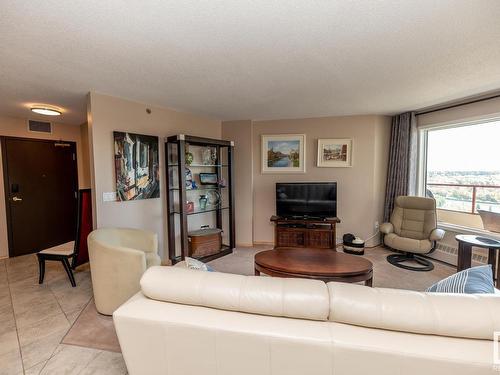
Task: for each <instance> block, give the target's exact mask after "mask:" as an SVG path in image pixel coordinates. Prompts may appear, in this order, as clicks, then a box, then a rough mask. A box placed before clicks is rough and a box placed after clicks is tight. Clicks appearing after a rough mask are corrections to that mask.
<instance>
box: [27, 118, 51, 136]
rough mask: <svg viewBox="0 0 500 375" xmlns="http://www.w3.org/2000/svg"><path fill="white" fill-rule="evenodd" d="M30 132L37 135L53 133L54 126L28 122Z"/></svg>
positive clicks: (47, 123)
mask: <svg viewBox="0 0 500 375" xmlns="http://www.w3.org/2000/svg"><path fill="white" fill-rule="evenodd" d="M28 130H29V131H30V132H37V133H52V124H51V123H50V122H45V121H35V120H28Z"/></svg>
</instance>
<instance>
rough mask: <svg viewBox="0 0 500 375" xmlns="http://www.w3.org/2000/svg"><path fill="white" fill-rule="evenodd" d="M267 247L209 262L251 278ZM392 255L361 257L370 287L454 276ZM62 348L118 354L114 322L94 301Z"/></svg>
mask: <svg viewBox="0 0 500 375" xmlns="http://www.w3.org/2000/svg"><path fill="white" fill-rule="evenodd" d="M266 249H269V246H267V247H265V246H260V247H253V248H238V249H235V251H234V253H233V254H230V255H227V256H225V257H223V258H219V259H216V260H214V261H212V262H210V265H211V266H212V267H213V268H214V269H215V270H216V271H219V272H226V273H236V274H241V275H253V274H254V263H253V259H254V255H255V254H256V253H258V252H259V251H263V250H266ZM390 253H391V252H390V251H388V250H386V249H384V248H381V247H376V248H373V249H367V250H366V251H365V255H364V257H365V258H367V259H369V260H370V261H371V262H372V263H373V286H376V287H385V288H397V289H409V290H419V291H423V290H425V289H426V288H428V287H429V286H431V285H432V284H434V283H435V282H436V281H439V280H441V279H444V278H445V277H447V276H449V275H451V274H453V273H455V272H456V271H455V268H454V267H450V266H448V265H445V264H442V263H438V262H434V266H435V268H434V270H432V271H430V272H414V271H409V270H404V269H401V268H397V267H394V266H393V265H391V264H389V263H388V262H387V260H386V259H385V258H386V256H387V255H388V254H390ZM62 342H63V343H64V344H71V345H78V346H85V347H88V348H94V349H100V350H110V351H113V352H120V345H119V343H118V338H117V336H116V332H115V328H114V326H113V319H112V318H111V317H110V316H104V315H101V314H99V313H98V312H97V310H96V308H95V304H94V300H91V301H90V303H89V304H88V305H87V307H86V308H85V309H84V310H83V311H82V313H81V314H80V316H79V317H78V319H77V320H76V321H75V323H74V324H73V326H72V327H71V329H70V330H69V331H68V333H67V334H66V336H65V337H64V339H63V341H62Z"/></svg>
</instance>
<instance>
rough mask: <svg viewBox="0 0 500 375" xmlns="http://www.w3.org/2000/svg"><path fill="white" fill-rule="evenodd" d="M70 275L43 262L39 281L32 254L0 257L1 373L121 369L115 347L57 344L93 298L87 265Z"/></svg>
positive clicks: (54, 264)
mask: <svg viewBox="0 0 500 375" xmlns="http://www.w3.org/2000/svg"><path fill="white" fill-rule="evenodd" d="M75 278H76V282H77V287H76V288H72V287H71V285H70V283H69V281H68V279H67V276H66V273H65V272H64V269H63V268H62V265H61V264H60V263H58V262H47V269H46V272H45V282H44V284H43V285H39V284H38V263H37V259H36V256H35V255H27V256H22V257H17V258H11V259H5V260H0V375H4V374H9V375H10V374H12V375H18V374H19V375H22V374H30V375H33V374H126V372H127V370H126V367H125V363H124V362H123V357H122V355H121V354H119V353H113V352H108V351H103V350H96V349H91V348H83V347H78V346H72V345H64V344H60V343H61V340H62V339H63V337H64V336H65V335H66V333H67V331H68V330H69V328H70V327H71V325H72V324H73V323H74V322H75V320H76V319H77V318H78V315H79V314H80V312H81V311H82V310H83V309H84V308H85V306H86V305H87V304H88V303H89V302H90V300H91V298H92V284H91V280H90V272H89V268H88V265H84V266H81V267H79V268H78V269H77V271H76V272H75Z"/></svg>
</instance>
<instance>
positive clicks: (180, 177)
mask: <svg viewBox="0 0 500 375" xmlns="http://www.w3.org/2000/svg"><path fill="white" fill-rule="evenodd" d="M189 145H192V146H199V147H213V148H215V149H216V153H217V160H216V161H215V163H214V164H212V165H202V164H194V165H191V166H187V165H186V158H185V155H186V149H187V148H188V147H189ZM171 148H172V149H173V150H175V155H176V158H177V162H176V163H174V162H173V161H172V159H173V158H172V157H171V156H172V155H171ZM224 148H226V149H227V161H224V163H223V162H222V160H221V150H222V149H224ZM165 165H166V166H167V167H168V168H175V167H177V170H175V169H173V171H172V173H177V181H178V184H179V187H178V188H172V187H171V186H173V184H172V182H173V181H170V179H171V177H173V176H171V174H170V170H167V172H166V179H167V224H168V228H167V233H168V253H169V258H170V260H171V261H172V263H177V262H179V261H181V260H183V259H184V258H185V257H187V256H189V243H188V217H189V216H191V215H196V214H203V213H208V212H213V213H215V215H216V227H217V228H220V229H223V228H222V226H223V213H224V212H227V214H228V215H229V233H228V236H229V238H228V239H229V244H227V245H222V247H221V250H220V251H219V252H218V253H216V254H213V255H209V256H205V257H201V258H198V259H199V260H201V261H203V262H208V261H210V260H214V259H217V258H220V257H222V256H224V255H228V254H231V253H232V252H233V249H234V247H235V216H234V143H233V142H232V141H225V140H221V139H211V138H202V137H196V136H190V135H184V134H179V135H174V136H170V137H167V139H166V142H165ZM191 167H200V168H214V169H215V173H217V179H218V180H219V179H220V178H221V177H222V176H223V173H222V170H223V168H225V171H226V173H227V186H226V187H225V188H224V189H227V197H228V202H227V204H224V205H223V206H222V205H221V206H219V207H213V208H210V209H207V210H203V211H196V212H187V211H186V206H185V202H186V201H187V189H186V175H185V168H191ZM222 189H223V188H222V187H219V188H214V189H207V190H219V191H221V190H222ZM199 190H200V191H201V190H203V188H200V189H199ZM176 194H177V195H178V196H177V198H178V203H179V207H178V209H175V201H176V199H175V198H176V197H175V195H176ZM177 219H178V220H179V228H180V256H178V255H177V251H176V250H177V248H176V240H175V236H176V233H175V228H176V225H175V223H176V220H177Z"/></svg>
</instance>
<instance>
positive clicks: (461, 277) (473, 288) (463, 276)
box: [426, 264, 495, 294]
mask: <svg viewBox="0 0 500 375" xmlns="http://www.w3.org/2000/svg"><path fill="white" fill-rule="evenodd" d="M426 292H436V293H467V294H478V293H495V287H494V285H493V273H492V271H491V265H489V264H488V265H486V266H478V267H472V268H468V269H466V270H463V271H460V272H458V273H456V274H454V275H451V276H449V277H447V278H446V279H443V280H441V281H438V282H437V283H435V284H434V285H432V286H431V287H430V288H428V289H427V290H426Z"/></svg>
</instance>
